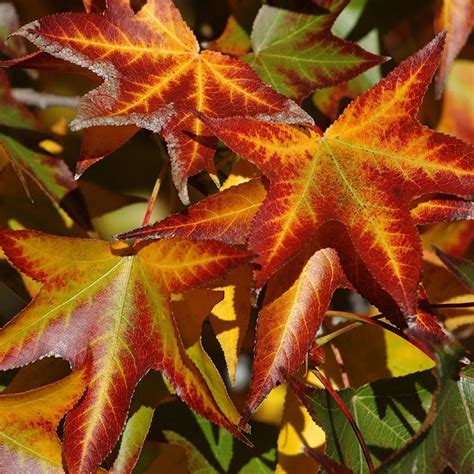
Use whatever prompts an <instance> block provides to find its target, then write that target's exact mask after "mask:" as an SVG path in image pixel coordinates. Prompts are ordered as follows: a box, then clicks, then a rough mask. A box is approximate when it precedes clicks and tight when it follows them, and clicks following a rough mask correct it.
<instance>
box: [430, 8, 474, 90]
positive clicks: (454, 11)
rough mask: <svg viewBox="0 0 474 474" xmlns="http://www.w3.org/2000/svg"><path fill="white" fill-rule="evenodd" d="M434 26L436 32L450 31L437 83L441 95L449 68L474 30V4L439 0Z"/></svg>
mask: <svg viewBox="0 0 474 474" xmlns="http://www.w3.org/2000/svg"><path fill="white" fill-rule="evenodd" d="M434 26H435V31H436V33H438V32H440V31H443V30H447V31H448V35H447V38H446V47H445V49H444V52H443V56H442V58H441V64H440V68H439V72H438V74H437V77H436V84H435V85H436V94H437V96H438V97H441V93H442V91H443V85H444V80H445V78H446V76H447V74H448V72H449V68H450V67H451V64H452V62H453V61H454V60H455V59H456V56H457V55H458V53H459V52H460V51H461V49H462V48H463V46H464V45H465V44H466V41H467V39H468V37H469V35H470V34H471V32H472V28H473V26H474V4H473V3H472V1H471V0H438V2H437V10H436V18H435V24H434Z"/></svg>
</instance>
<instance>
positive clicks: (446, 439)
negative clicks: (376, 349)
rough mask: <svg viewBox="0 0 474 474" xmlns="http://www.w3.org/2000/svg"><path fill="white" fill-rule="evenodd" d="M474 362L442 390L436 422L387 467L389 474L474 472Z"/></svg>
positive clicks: (466, 473)
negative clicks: (447, 469)
mask: <svg viewBox="0 0 474 474" xmlns="http://www.w3.org/2000/svg"><path fill="white" fill-rule="evenodd" d="M473 420H474V364H471V365H470V366H469V368H468V369H466V370H464V371H463V372H462V373H461V376H460V378H459V380H458V381H454V380H449V381H448V382H447V383H446V384H445V385H444V386H443V387H442V389H441V393H440V395H439V398H438V401H437V414H436V417H435V419H434V422H433V424H432V425H431V427H430V428H429V429H428V431H427V432H425V433H424V435H422V436H421V437H420V438H418V439H417V440H416V442H415V443H414V444H413V445H412V446H411V447H410V449H409V450H408V451H403V452H401V453H400V454H399V455H398V456H396V457H395V459H394V460H393V461H392V462H390V463H389V464H387V465H386V466H384V467H383V472H386V473H390V474H392V473H400V474H402V473H406V472H413V470H414V468H415V466H416V469H417V472H420V473H434V472H444V470H445V469H446V468H447V467H450V468H451V469H452V470H453V471H454V472H456V473H457V474H471V473H472V472H474V423H473Z"/></svg>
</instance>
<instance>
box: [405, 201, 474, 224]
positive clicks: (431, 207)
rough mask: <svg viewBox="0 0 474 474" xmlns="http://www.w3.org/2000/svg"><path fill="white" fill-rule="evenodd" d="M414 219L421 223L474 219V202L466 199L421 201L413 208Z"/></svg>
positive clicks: (412, 215)
mask: <svg viewBox="0 0 474 474" xmlns="http://www.w3.org/2000/svg"><path fill="white" fill-rule="evenodd" d="M411 217H412V219H413V220H414V221H415V222H416V223H417V224H420V225H424V224H434V223H435V222H450V221H460V220H473V219H474V202H472V201H466V200H464V199H450V198H446V199H432V200H429V201H424V202H420V203H419V204H418V205H417V206H416V207H415V208H413V209H412V210H411Z"/></svg>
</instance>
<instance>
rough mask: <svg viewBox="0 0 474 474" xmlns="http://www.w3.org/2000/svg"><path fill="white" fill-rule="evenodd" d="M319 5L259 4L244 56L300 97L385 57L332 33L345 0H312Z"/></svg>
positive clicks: (271, 80)
mask: <svg viewBox="0 0 474 474" xmlns="http://www.w3.org/2000/svg"><path fill="white" fill-rule="evenodd" d="M314 3H315V4H317V5H318V6H321V7H322V9H323V11H322V12H319V13H316V14H306V13H296V12H292V11H290V10H286V9H283V8H276V7H272V6H269V5H263V6H262V7H261V9H260V11H259V12H258V15H257V17H256V19H255V23H254V25H253V29H252V37H251V38H252V48H253V52H252V53H250V54H249V55H247V56H245V57H244V59H245V60H246V61H247V62H248V63H249V64H251V65H252V67H253V68H254V69H255V70H256V71H257V72H258V74H259V75H260V77H261V78H262V79H263V80H264V81H265V82H267V83H268V84H271V85H272V86H273V88H274V89H275V90H277V91H278V92H280V93H282V94H284V95H286V96H288V97H291V98H293V99H295V100H297V101H302V100H303V99H304V98H305V97H306V96H307V95H309V94H310V92H312V91H314V90H315V89H318V88H323V87H328V86H333V85H335V84H339V83H341V82H343V81H347V80H349V79H352V78H353V77H355V76H357V75H359V74H360V73H362V72H364V71H365V70H367V69H369V68H371V67H373V66H375V65H377V64H380V63H381V62H383V61H384V60H385V58H383V57H382V56H377V55H375V54H372V53H369V52H367V51H365V50H364V49H362V48H361V47H360V46H359V45H357V44H355V43H352V42H350V41H346V40H343V39H341V38H338V37H337V36H334V35H333V34H332V33H331V27H332V26H333V23H334V21H335V20H336V18H337V17H338V16H339V14H340V13H341V11H342V10H343V9H344V7H345V6H346V5H347V3H348V1H347V0H315V1H314Z"/></svg>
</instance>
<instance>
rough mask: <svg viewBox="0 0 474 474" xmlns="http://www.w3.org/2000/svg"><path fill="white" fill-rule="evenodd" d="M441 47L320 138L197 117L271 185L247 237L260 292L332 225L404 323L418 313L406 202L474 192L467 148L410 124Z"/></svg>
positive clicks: (353, 107)
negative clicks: (323, 227)
mask: <svg viewBox="0 0 474 474" xmlns="http://www.w3.org/2000/svg"><path fill="white" fill-rule="evenodd" d="M443 41H444V34H440V35H438V36H437V37H436V38H435V39H434V40H433V41H432V42H431V43H430V44H428V45H427V46H426V47H425V48H424V49H422V50H421V51H419V52H418V53H417V54H415V55H413V56H411V57H410V58H408V59H407V60H405V61H404V62H403V63H402V64H401V65H400V66H399V67H397V68H396V69H395V70H394V71H393V72H392V73H391V74H389V75H388V76H387V77H386V78H385V79H383V80H382V81H380V82H379V83H378V84H377V85H376V86H375V87H373V88H372V89H370V90H369V91H368V92H366V93H365V94H364V95H362V96H361V97H359V98H358V99H356V100H355V101H354V102H352V103H351V104H350V105H349V106H348V107H347V108H346V110H345V111H344V113H343V114H342V115H341V116H340V117H339V119H338V120H337V121H336V122H335V123H334V124H333V125H332V126H331V127H330V128H328V129H327V130H326V132H325V133H324V134H322V133H321V132H319V131H318V130H315V129H314V128H310V127H299V126H292V125H287V124H277V123H267V122H262V121H258V120H255V119H249V118H239V117H234V118H232V119H211V118H203V120H205V121H206V123H207V124H208V126H209V127H210V128H211V129H212V130H213V131H214V133H215V134H216V135H217V136H218V137H219V138H220V139H221V140H222V141H223V142H224V143H226V144H227V145H228V146H229V148H231V149H232V150H233V151H234V152H236V153H237V154H239V155H241V156H243V157H244V158H246V159H248V160H249V161H250V162H252V163H253V164H255V165H256V166H258V167H259V168H260V169H261V170H262V171H263V172H264V174H266V176H267V177H268V179H269V181H270V188H269V192H268V195H267V198H266V199H265V201H264V203H263V205H262V207H261V208H260V210H259V211H258V214H257V215H256V217H255V219H254V221H253V224H252V231H251V234H250V238H249V248H250V250H251V252H252V253H255V254H257V255H258V257H257V263H259V264H260V265H261V269H260V270H259V271H257V274H256V281H257V285H258V286H262V285H263V284H264V283H265V282H266V281H267V280H268V278H269V277H270V276H271V275H272V274H273V273H275V271H277V270H278V269H279V268H281V266H282V265H283V264H284V263H285V262H286V261H288V259H289V258H291V257H292V256H293V255H294V254H295V253H297V252H298V251H299V250H300V249H301V248H302V247H303V245H304V244H305V243H306V242H308V241H309V239H310V238H311V237H312V236H313V235H314V233H315V231H316V230H317V229H318V227H319V226H320V225H321V224H323V223H324V222H327V221H331V220H333V221H339V222H340V223H342V224H343V225H344V226H345V228H346V229H347V231H348V234H349V236H350V239H351V241H352V243H353V244H354V246H355V248H356V250H357V252H358V254H359V255H360V257H361V259H362V261H363V262H364V264H365V265H366V267H367V269H368V270H369V271H370V273H371V274H372V275H373V277H374V278H375V280H376V281H377V282H378V283H379V284H380V285H381V286H382V288H383V289H385V290H386V291H387V292H388V294H389V295H390V296H391V297H392V298H393V299H394V300H395V301H396V302H397V304H398V306H399V307H400V308H401V309H402V311H403V312H404V313H405V315H415V313H416V293H417V288H418V283H419V279H420V268H421V248H420V243H419V237H418V233H417V231H416V227H415V225H414V223H413V221H412V219H411V217H410V211H409V204H410V201H411V200H413V199H414V198H415V197H417V196H420V195H424V194H430V193H436V192H441V193H448V194H454V195H459V196H462V195H467V194H469V193H471V192H473V190H474V172H473V169H474V168H473V161H474V149H473V148H472V147H471V146H469V145H467V144H465V143H463V142H462V141H460V140H457V139H455V138H452V137H448V136H445V135H443V134H440V133H436V132H434V131H433V130H430V129H428V128H426V127H424V126H422V125H421V124H420V123H419V122H418V121H417V120H416V118H415V115H416V112H417V110H418V107H419V104H420V102H421V100H422V99H423V96H424V93H425V91H426V88H427V87H428V85H429V83H430V80H431V79H432V76H433V74H434V72H435V71H436V69H437V67H438V64H439V60H440V56H441V53H442V50H443Z"/></svg>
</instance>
